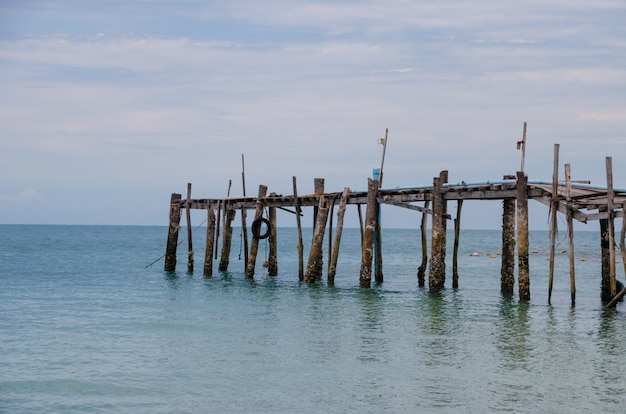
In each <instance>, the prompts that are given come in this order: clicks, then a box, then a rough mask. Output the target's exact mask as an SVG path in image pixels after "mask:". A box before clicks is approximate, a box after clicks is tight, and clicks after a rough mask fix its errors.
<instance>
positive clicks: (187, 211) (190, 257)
mask: <svg viewBox="0 0 626 414" xmlns="http://www.w3.org/2000/svg"><path fill="white" fill-rule="evenodd" d="M185 215H186V216H187V247H188V248H189V249H188V253H187V271H188V272H189V273H193V241H192V237H191V235H192V233H193V230H192V228H191V183H187V202H186V203H185Z"/></svg>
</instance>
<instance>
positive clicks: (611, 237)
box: [606, 157, 617, 297]
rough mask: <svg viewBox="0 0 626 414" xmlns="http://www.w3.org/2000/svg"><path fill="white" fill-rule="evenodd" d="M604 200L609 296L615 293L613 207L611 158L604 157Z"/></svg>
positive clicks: (613, 295)
mask: <svg viewBox="0 0 626 414" xmlns="http://www.w3.org/2000/svg"><path fill="white" fill-rule="evenodd" d="M606 188H607V194H606V200H607V210H608V213H609V217H608V219H609V260H610V268H609V270H610V275H609V277H610V282H611V284H610V286H611V297H615V295H617V281H616V279H615V207H614V206H613V198H614V197H615V193H614V191H613V158H612V157H606Z"/></svg>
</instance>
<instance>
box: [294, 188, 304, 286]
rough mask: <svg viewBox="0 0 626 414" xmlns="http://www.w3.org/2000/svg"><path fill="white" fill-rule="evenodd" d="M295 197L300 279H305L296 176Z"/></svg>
mask: <svg viewBox="0 0 626 414" xmlns="http://www.w3.org/2000/svg"><path fill="white" fill-rule="evenodd" d="M293 197H294V204H295V207H296V223H297V226H298V279H299V280H300V281H303V280H304V245H303V244H302V220H300V216H301V210H300V201H299V199H298V187H297V185H296V177H293Z"/></svg>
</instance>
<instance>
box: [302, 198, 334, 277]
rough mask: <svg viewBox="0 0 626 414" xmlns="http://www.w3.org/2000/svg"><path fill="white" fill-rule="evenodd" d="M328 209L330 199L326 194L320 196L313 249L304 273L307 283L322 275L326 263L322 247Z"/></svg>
mask: <svg viewBox="0 0 626 414" xmlns="http://www.w3.org/2000/svg"><path fill="white" fill-rule="evenodd" d="M328 210H329V204H328V199H327V198H326V197H325V196H320V198H319V204H318V209H317V221H316V223H315V230H314V231H313V242H312V243H311V251H310V252H309V262H308V264H307V266H306V273H305V274H304V281H305V282H307V283H313V282H315V280H317V279H319V278H321V277H322V268H323V263H324V259H323V252H322V247H323V244H324V229H325V228H326V221H327V220H328Z"/></svg>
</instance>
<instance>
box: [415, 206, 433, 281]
mask: <svg viewBox="0 0 626 414" xmlns="http://www.w3.org/2000/svg"><path fill="white" fill-rule="evenodd" d="M429 203H430V201H425V202H424V210H423V211H422V221H421V224H420V234H421V236H422V237H421V239H422V263H421V264H420V267H419V268H418V269H417V284H418V286H419V287H424V285H425V284H426V267H427V266H428V239H427V236H426V225H427V224H428V215H427V210H429V209H428V204H429ZM429 211H430V213H429V214H432V210H429Z"/></svg>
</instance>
